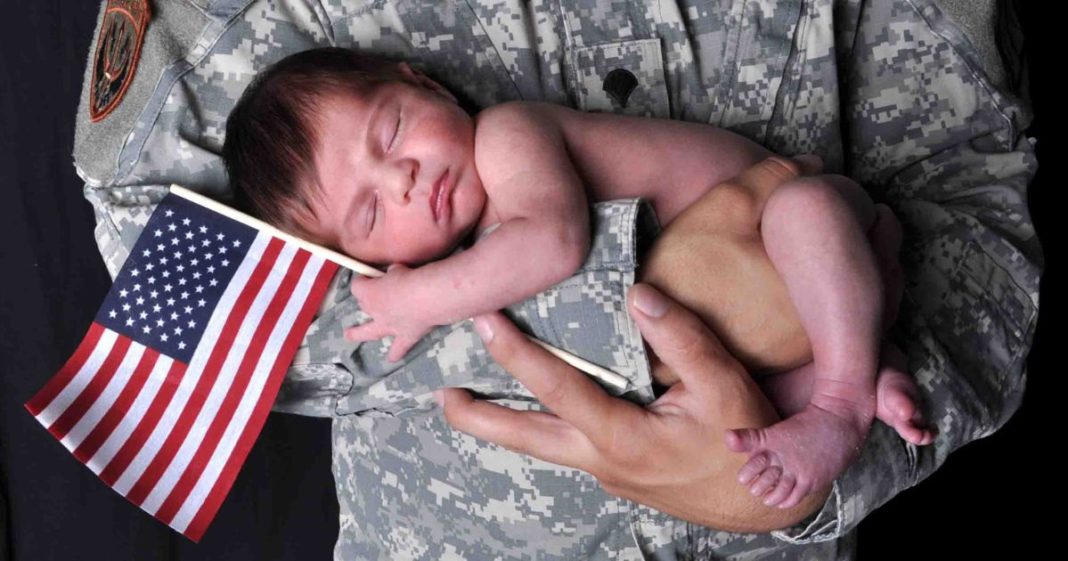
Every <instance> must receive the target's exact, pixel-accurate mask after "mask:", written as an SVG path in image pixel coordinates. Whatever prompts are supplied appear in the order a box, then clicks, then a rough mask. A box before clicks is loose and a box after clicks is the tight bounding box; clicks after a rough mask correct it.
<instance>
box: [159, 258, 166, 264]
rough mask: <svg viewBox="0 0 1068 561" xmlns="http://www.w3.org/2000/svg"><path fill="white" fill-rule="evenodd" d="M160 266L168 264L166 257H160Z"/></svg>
mask: <svg viewBox="0 0 1068 561" xmlns="http://www.w3.org/2000/svg"><path fill="white" fill-rule="evenodd" d="M159 264H160V265H166V264H167V258H166V257H160V258H159Z"/></svg>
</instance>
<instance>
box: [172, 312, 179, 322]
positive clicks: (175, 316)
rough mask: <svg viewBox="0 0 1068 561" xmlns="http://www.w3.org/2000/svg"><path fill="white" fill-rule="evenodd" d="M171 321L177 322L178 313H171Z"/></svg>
mask: <svg viewBox="0 0 1068 561" xmlns="http://www.w3.org/2000/svg"><path fill="white" fill-rule="evenodd" d="M171 319H172V320H175V321H177V320H178V312H171Z"/></svg>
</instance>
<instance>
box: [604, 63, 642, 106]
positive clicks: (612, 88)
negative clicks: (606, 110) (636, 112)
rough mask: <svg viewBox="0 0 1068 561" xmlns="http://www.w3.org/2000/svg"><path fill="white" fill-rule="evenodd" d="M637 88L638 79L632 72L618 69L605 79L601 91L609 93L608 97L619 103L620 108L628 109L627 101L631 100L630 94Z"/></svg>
mask: <svg viewBox="0 0 1068 561" xmlns="http://www.w3.org/2000/svg"><path fill="white" fill-rule="evenodd" d="M637 87H638V79H637V78H635V77H634V74H633V73H631V71H630V70H627V69H625V68H616V69H615V70H613V71H611V72H609V73H608V75H607V76H605V77H604V84H603V86H602V88H601V89H603V90H604V91H605V92H607V93H608V96H609V97H611V98H612V99H613V100H614V101H615V102H616V103H618V104H619V106H620V107H626V106H627V99H628V98H630V94H631V93H632V92H633V91H634V88H637Z"/></svg>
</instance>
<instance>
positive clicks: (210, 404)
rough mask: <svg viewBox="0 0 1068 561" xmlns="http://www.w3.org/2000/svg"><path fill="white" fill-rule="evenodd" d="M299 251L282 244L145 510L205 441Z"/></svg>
mask: <svg viewBox="0 0 1068 561" xmlns="http://www.w3.org/2000/svg"><path fill="white" fill-rule="evenodd" d="M296 252H297V247H296V246H295V245H292V244H286V245H285V246H283V247H282V251H281V252H280V253H279V255H278V259H277V260H276V261H275V263H274V266H273V267H272V269H271V271H270V273H269V274H268V275H267V278H266V279H265V281H264V283H263V286H262V287H260V291H259V293H258V294H257V295H256V298H255V300H253V302H252V306H250V307H249V311H248V314H247V315H246V316H245V319H244V320H243V321H242V322H241V325H240V326H238V331H237V336H236V337H235V338H234V344H233V345H232V346H231V347H230V352H229V353H227V355H226V360H225V361H223V365H222V368H221V369H220V370H219V376H218V377H217V378H216V379H215V383H214V384H212V387H211V390H210V391H209V392H208V397H207V399H205V400H204V406H203V407H202V408H201V409H200V413H198V414H197V418H196V420H195V421H193V424H192V426H190V427H189V433H188V434H187V435H186V437H185V440H183V441H182V444H181V446H179V447H178V452H176V453H175V454H174V458H173V459H172V460H171V463H170V465H169V466H167V469H166V470H164V472H163V474H162V475H161V476H160V478H159V480H158V481H157V482H156V485H155V486H154V487H153V488H152V492H151V493H149V494H148V496H147V497H145V500H144V502H142V503H141V508H143V509H144V510H145V512H148V513H149V514H156V511H158V510H159V507H160V506H161V505H162V504H163V501H164V500H166V499H167V495H169V494H170V493H171V491H172V490H173V489H174V487H175V486H176V485H177V484H178V479H179V478H180V477H181V476H182V473H183V472H185V468H186V467H187V466H188V465H189V462H190V461H192V459H193V456H194V455H195V454H196V452H197V449H198V448H200V445H201V444H202V443H203V442H204V435H205V434H206V433H207V432H208V428H209V427H211V423H212V421H214V420H215V416H216V414H217V413H218V412H219V407H220V406H221V405H222V402H223V400H224V399H225V398H226V394H227V393H228V392H229V391H230V386H232V385H233V382H234V377H235V376H237V372H238V369H239V368H240V367H241V362H242V361H243V360H244V359H245V356H246V355H247V354H248V349H249V347H250V346H252V338H253V337H254V336H255V335H256V330H257V329H258V328H259V327H260V324H261V323H262V321H263V314H264V313H266V312H267V306H268V305H270V303H271V299H273V298H274V295H275V294H276V293H277V292H278V287H279V286H281V284H282V280H283V279H284V278H285V275H286V271H288V270H289V264H290V263H291V262H292V261H293V257H294V255H296ZM269 349H270V347H267V348H266V350H269Z"/></svg>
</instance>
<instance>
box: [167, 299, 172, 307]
mask: <svg viewBox="0 0 1068 561" xmlns="http://www.w3.org/2000/svg"><path fill="white" fill-rule="evenodd" d="M167 305H168V306H173V305H174V298H168V299H167Z"/></svg>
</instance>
